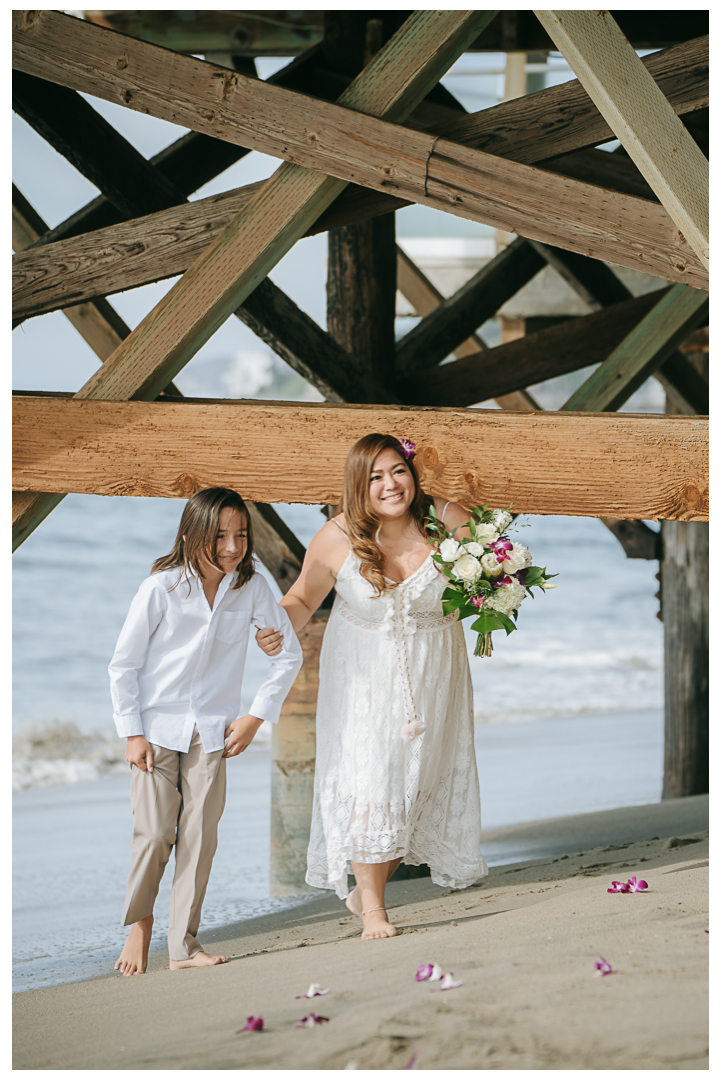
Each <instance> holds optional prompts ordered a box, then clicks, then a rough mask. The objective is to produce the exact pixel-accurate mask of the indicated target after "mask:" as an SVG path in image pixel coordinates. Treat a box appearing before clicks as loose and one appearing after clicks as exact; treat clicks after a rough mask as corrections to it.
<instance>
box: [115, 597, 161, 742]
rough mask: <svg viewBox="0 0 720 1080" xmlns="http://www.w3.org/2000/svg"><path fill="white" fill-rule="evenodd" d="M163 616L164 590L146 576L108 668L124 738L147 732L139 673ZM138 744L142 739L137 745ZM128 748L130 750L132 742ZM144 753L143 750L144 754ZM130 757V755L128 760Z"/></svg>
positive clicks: (134, 598) (117, 717) (116, 711)
mask: <svg viewBox="0 0 720 1080" xmlns="http://www.w3.org/2000/svg"><path fill="white" fill-rule="evenodd" d="M162 616H163V598H162V594H161V590H160V589H158V588H157V586H156V585H155V583H154V582H153V581H152V579H151V578H147V579H146V580H145V581H143V583H142V585H141V586H140V588H139V589H138V591H137V593H136V594H135V596H134V597H133V600H132V603H131V604H130V610H129V612H128V616H127V618H126V620H125V623H124V625H123V628H122V630H121V631H120V637H119V638H118V642H117V645H116V646H115V652H114V653H113V658H112V660H111V661H110V666H109V667H108V671H109V673H110V694H111V696H112V704H113V720H114V722H115V727H116V728H117V733H118V735H119V736H120V738H121V739H122V738H132V737H135V736H143V734H144V733H143V726H142V720H141V718H140V700H139V697H140V690H139V685H138V673H139V671H140V669H141V668H142V666H143V664H144V663H145V658H146V657H147V651H148V646H149V644H150V638H151V637H152V635H153V634H154V633H155V631H156V630H157V628H158V625H159V623H160V620H161V619H162ZM139 743H140V740H138V745H139ZM148 745H149V744H148ZM127 749H128V750H130V744H128V748H127ZM144 752H145V751H144V749H143V756H144ZM126 757H127V753H126ZM130 760H131V758H129V757H128V761H130Z"/></svg>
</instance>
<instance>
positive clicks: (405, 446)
mask: <svg viewBox="0 0 720 1080" xmlns="http://www.w3.org/2000/svg"><path fill="white" fill-rule="evenodd" d="M398 442H399V443H400V453H401V454H402V455H403V457H404V458H405V460H406V461H412V459H413V458H414V457H415V450H416V448H417V443H414V442H410V440H409V439H398Z"/></svg>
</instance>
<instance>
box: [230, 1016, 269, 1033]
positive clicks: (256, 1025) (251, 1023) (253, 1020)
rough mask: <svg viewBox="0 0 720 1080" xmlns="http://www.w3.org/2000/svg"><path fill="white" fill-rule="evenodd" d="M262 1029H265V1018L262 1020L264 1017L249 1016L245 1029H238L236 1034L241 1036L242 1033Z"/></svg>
mask: <svg viewBox="0 0 720 1080" xmlns="http://www.w3.org/2000/svg"><path fill="white" fill-rule="evenodd" d="M262 1029H263V1018H262V1016H248V1018H247V1024H246V1025H245V1027H242V1028H238V1030H237V1031H236V1032H235V1034H236V1035H239V1034H240V1032H241V1031H262Z"/></svg>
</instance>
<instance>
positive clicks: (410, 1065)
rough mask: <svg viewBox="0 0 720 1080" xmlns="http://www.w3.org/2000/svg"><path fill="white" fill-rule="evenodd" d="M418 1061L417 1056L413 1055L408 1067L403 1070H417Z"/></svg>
mask: <svg viewBox="0 0 720 1080" xmlns="http://www.w3.org/2000/svg"><path fill="white" fill-rule="evenodd" d="M416 1061H417V1054H413V1055H412V1056H411V1057H410V1060H409V1061H408V1063H407V1065H404V1066H403V1069H416V1068H417V1065H416V1064H415V1062H416Z"/></svg>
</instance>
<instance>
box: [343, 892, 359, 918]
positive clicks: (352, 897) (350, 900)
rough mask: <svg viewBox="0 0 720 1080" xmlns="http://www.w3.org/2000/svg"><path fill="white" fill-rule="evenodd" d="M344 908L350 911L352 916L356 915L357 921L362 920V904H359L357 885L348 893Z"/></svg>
mask: <svg viewBox="0 0 720 1080" xmlns="http://www.w3.org/2000/svg"><path fill="white" fill-rule="evenodd" d="M345 906H346V908H347V909H348V911H352V913H353V915H357V917H358V919H362V903H361V902H360V896H359V893H358V887H357V885H356V886H355V888H354V889H353V890H352V892H350V893H348V895H347V897H346V900H345Z"/></svg>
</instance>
